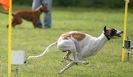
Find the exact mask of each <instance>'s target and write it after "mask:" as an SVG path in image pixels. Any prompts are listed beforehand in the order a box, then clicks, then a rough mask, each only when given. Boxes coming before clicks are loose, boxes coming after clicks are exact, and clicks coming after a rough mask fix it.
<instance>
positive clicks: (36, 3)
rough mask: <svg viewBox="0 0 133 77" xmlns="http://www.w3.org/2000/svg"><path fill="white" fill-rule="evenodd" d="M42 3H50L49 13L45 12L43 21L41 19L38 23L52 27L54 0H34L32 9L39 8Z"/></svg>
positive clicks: (45, 26)
mask: <svg viewBox="0 0 133 77" xmlns="http://www.w3.org/2000/svg"><path fill="white" fill-rule="evenodd" d="M41 4H48V13H45V16H44V20H43V23H42V22H41V20H38V25H40V26H42V27H44V28H51V23H52V20H51V18H52V16H51V15H52V13H51V12H52V0H33V3H32V10H35V9H36V8H38V7H39V6H40V5H41Z"/></svg>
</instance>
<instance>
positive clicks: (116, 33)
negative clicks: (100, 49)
mask: <svg viewBox="0 0 133 77" xmlns="http://www.w3.org/2000/svg"><path fill="white" fill-rule="evenodd" d="M122 33H123V31H119V30H116V29H114V28H106V26H105V27H104V35H105V36H106V37H107V39H108V40H110V39H111V38H113V37H114V36H117V37H121V34H122Z"/></svg>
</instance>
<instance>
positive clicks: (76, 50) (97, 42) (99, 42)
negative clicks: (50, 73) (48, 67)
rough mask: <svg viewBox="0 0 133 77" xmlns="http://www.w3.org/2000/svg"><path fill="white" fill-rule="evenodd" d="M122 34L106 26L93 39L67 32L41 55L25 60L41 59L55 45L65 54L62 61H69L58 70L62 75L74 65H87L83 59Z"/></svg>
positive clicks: (85, 35) (88, 36) (77, 33)
mask: <svg viewBox="0 0 133 77" xmlns="http://www.w3.org/2000/svg"><path fill="white" fill-rule="evenodd" d="M122 33H123V31H118V30H116V29H114V28H107V29H106V26H105V27H104V30H103V32H102V33H101V35H100V36H99V37H93V36H91V35H89V34H86V33H83V32H79V31H71V32H67V33H64V34H62V35H61V36H60V37H59V39H58V41H56V42H54V43H52V44H50V45H49V46H48V47H47V48H46V50H45V51H44V52H43V53H42V54H40V55H37V56H29V57H28V58H27V60H28V59H30V58H37V57H41V56H43V55H44V54H45V53H47V52H48V49H49V48H50V47H52V46H53V45H57V48H59V49H60V50H61V51H63V52H67V54H66V55H65V56H64V60H68V61H69V63H68V64H67V65H66V66H65V67H64V68H63V69H62V70H60V72H59V73H60V74H62V73H63V72H64V71H65V70H67V69H68V68H70V67H71V66H73V65H75V64H88V62H86V61H84V60H83V59H84V58H86V57H89V56H92V55H95V54H96V53H97V52H98V51H99V50H100V49H101V48H102V47H103V46H104V44H105V42H106V41H108V40H110V39H112V38H114V36H117V37H120V36H121V35H120V34H122ZM71 53H72V54H73V60H72V59H70V58H69V55H70V54H71Z"/></svg>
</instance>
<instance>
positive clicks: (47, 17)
mask: <svg viewBox="0 0 133 77" xmlns="http://www.w3.org/2000/svg"><path fill="white" fill-rule="evenodd" d="M43 1H44V2H43V3H47V4H48V13H46V15H45V17H44V27H45V28H51V23H52V20H51V18H52V16H51V15H52V13H51V12H52V0H43Z"/></svg>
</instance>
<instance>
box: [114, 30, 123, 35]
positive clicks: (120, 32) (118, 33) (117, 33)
mask: <svg viewBox="0 0 133 77" xmlns="http://www.w3.org/2000/svg"><path fill="white" fill-rule="evenodd" d="M122 33H123V31H119V30H117V32H116V34H115V36H117V37H121V34H122Z"/></svg>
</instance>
